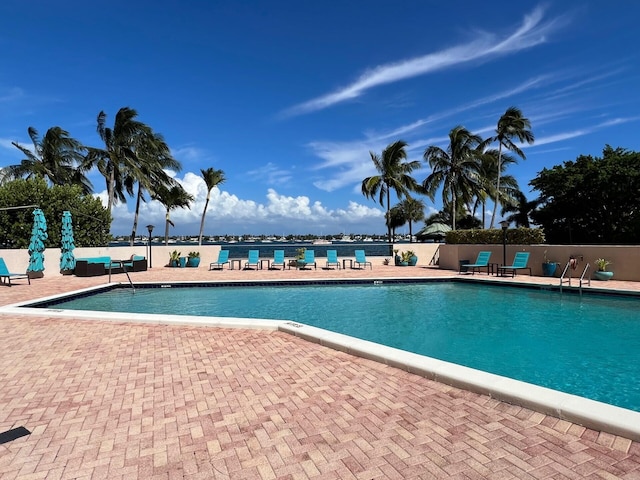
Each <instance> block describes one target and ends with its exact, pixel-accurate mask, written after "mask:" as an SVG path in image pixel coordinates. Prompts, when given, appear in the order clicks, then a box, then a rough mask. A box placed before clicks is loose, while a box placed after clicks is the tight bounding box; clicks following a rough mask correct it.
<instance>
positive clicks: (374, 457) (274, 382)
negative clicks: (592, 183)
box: [0, 265, 640, 479]
mask: <svg viewBox="0 0 640 480" xmlns="http://www.w3.org/2000/svg"><path fill="white" fill-rule="evenodd" d="M452 274H453V275H455V272H451V271H440V270H437V269H430V268H420V267H418V268H410V267H393V266H381V265H375V266H374V268H373V270H368V269H367V270H349V269H348V270H345V271H330V270H322V269H318V270H305V271H296V270H286V271H284V272H282V271H267V270H258V271H241V270H233V271H231V270H224V271H207V270H206V268H203V267H201V268H199V269H168V268H153V269H152V270H149V271H147V272H137V273H132V274H131V277H132V280H133V281H134V282H147V281H149V282H153V281H165V282H168V281H212V280H214V281H215V280H250V279H259V280H266V279H313V278H362V277H364V278H372V279H374V278H382V279H384V278H391V277H408V276H411V277H421V276H428V277H432V276H451V275H452ZM474 278H475V279H478V280H483V279H487V276H486V275H477V274H476V275H475V276H474ZM491 279H492V280H495V277H491ZM113 280H114V281H119V282H121V281H126V278H125V277H124V276H123V275H117V276H114V278H113ZM497 280H498V281H502V282H514V281H517V282H520V281H525V282H533V283H538V284H541V285H557V283H558V279H548V278H543V277H531V278H530V277H529V276H527V275H524V276H523V275H519V276H517V277H516V278H515V279H511V278H500V279H497ZM106 283H107V277H93V278H78V277H61V276H58V275H52V276H51V277H45V278H43V279H39V280H33V281H32V284H31V285H30V286H29V285H26V283H24V282H22V281H18V282H16V285H14V286H13V287H11V288H9V287H4V288H0V305H7V304H12V303H16V302H19V301H24V300H29V299H33V298H40V297H44V296H49V295H55V294H59V293H64V292H68V291H73V290H77V289H80V288H85V287H90V286H94V285H103V284H106ZM593 286H594V287H596V286H597V287H600V288H615V289H625V290H631V291H635V292H640V285H638V284H637V283H634V282H617V281H615V280H613V281H610V282H598V283H597V284H596V282H594V284H593ZM587 288H588V287H587ZM0 332H1V333H2V338H3V339H4V342H3V347H4V348H3V349H2V352H0V432H4V431H7V430H9V429H11V428H16V427H19V426H24V427H26V428H27V429H29V430H30V431H31V432H32V433H31V435H28V436H24V437H21V438H18V439H16V440H13V441H10V442H7V443H4V444H1V445H0V472H1V473H0V476H1V478H3V479H4V478H7V479H13V478H20V479H22V478H27V479H28V478H78V479H80V478H87V479H89V478H91V479H94V478H108V479H112V478H123V479H124V478H145V479H146V478H158V479H160V478H163V479H173V478H233V479H235V478H248V479H253V478H255V479H268V478H290V479H297V478H322V479H325V478H354V479H355V478H358V479H360V478H361V479H372V478H398V479H400V478H461V479H462V478H465V479H468V478H576V479H577V478H640V444H639V443H637V442H633V441H631V440H628V439H626V438H624V437H620V436H616V435H612V434H608V433H601V432H598V431H596V430H591V429H588V428H585V427H581V426H579V425H576V424H573V423H571V422H568V421H566V420H559V419H558V418H555V417H553V416H548V415H544V414H542V413H538V412H535V411H533V410H529V409H526V408H522V407H518V406H514V405H510V404H507V403H503V402H500V401H498V400H496V399H494V398H491V397H489V396H486V395H481V394H476V393H472V392H469V391H466V390H462V389H459V388H455V387H451V386H448V385H445V384H443V383H438V382H435V381H432V380H429V379H427V378H423V377H421V376H418V375H414V374H411V373H409V372H407V371H403V370H401V369H397V368H394V367H391V366H388V365H385V364H381V363H378V362H374V361H372V360H369V359H365V358H361V357H357V356H352V355H349V354H348V353H345V352H341V351H338V350H334V349H330V348H327V347H324V346H321V345H319V344H316V343H311V342H307V341H304V340H302V339H300V338H297V337H295V336H292V335H289V334H286V333H283V332H278V331H274V330H258V329H232V328H203V327H197V326H175V325H158V324H139V323H132V322H127V321H120V322H108V321H85V320H80V319H75V318H65V319H57V318H52V317H50V316H47V315H41V316H21V315H13V314H3V315H2V317H1V318H0Z"/></svg>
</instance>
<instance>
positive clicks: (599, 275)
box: [593, 271, 613, 281]
mask: <svg viewBox="0 0 640 480" xmlns="http://www.w3.org/2000/svg"><path fill="white" fill-rule="evenodd" d="M611 277H613V272H599V271H596V272H593V278H595V279H596V280H603V281H606V280H611Z"/></svg>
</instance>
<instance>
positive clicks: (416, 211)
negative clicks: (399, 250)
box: [400, 197, 424, 243]
mask: <svg viewBox="0 0 640 480" xmlns="http://www.w3.org/2000/svg"><path fill="white" fill-rule="evenodd" d="M400 208H401V209H402V214H403V216H404V218H405V220H406V221H407V222H409V243H411V242H413V222H421V221H422V220H424V202H423V201H422V200H418V199H416V198H411V197H407V198H406V199H404V200H403V201H402V202H400Z"/></svg>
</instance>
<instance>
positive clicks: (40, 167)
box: [7, 127, 93, 193]
mask: <svg viewBox="0 0 640 480" xmlns="http://www.w3.org/2000/svg"><path fill="white" fill-rule="evenodd" d="M27 132H28V133H29V137H30V138H31V141H32V142H33V151H31V150H29V149H28V148H26V147H23V146H22V145H20V144H18V143H16V142H11V144H12V145H13V146H14V147H16V148H17V149H18V150H20V151H21V152H22V153H23V154H24V155H25V156H26V157H27V158H25V159H24V160H22V161H21V162H20V163H19V164H17V165H10V166H8V167H7V174H8V176H9V177H11V178H21V177H26V178H34V177H35V178H43V179H45V180H46V181H48V182H49V184H50V185H66V184H69V183H75V184H78V185H80V186H81V187H82V191H83V193H92V192H93V188H92V186H91V182H90V181H89V179H88V178H87V177H86V176H85V175H84V171H85V170H84V169H83V168H82V167H81V165H82V164H83V162H84V155H83V152H84V150H85V147H84V146H82V144H81V143H80V142H79V141H77V140H75V139H74V138H72V137H70V136H69V132H67V131H66V130H63V129H62V128H60V127H51V128H50V129H49V130H47V133H46V134H45V135H44V137H43V138H42V139H40V137H39V136H38V131H37V130H36V129H35V128H33V127H29V128H28V129H27Z"/></svg>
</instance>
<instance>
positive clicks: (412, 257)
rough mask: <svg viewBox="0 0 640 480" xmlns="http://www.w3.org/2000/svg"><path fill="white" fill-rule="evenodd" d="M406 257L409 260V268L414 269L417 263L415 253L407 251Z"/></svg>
mask: <svg viewBox="0 0 640 480" xmlns="http://www.w3.org/2000/svg"><path fill="white" fill-rule="evenodd" d="M407 257H408V258H409V260H408V262H409V266H410V267H415V266H416V264H417V263H418V257H417V256H416V254H415V252H413V251H411V250H407Z"/></svg>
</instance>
